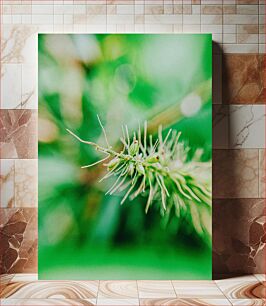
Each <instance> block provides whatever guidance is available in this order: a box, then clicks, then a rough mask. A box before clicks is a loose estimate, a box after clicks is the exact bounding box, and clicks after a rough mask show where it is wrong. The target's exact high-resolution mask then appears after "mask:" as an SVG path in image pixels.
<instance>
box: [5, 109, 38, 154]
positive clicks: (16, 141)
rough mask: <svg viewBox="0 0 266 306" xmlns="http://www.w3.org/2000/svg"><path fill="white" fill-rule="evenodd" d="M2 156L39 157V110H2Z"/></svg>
mask: <svg viewBox="0 0 266 306" xmlns="http://www.w3.org/2000/svg"><path fill="white" fill-rule="evenodd" d="M0 134H1V138H0V157H1V158H5V159H6V158H24V159H27V158H36V157H37V111H35V110H3V109H1V110H0Z"/></svg>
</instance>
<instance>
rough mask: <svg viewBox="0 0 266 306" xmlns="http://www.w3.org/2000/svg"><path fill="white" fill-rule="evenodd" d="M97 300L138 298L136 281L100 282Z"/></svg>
mask: <svg viewBox="0 0 266 306" xmlns="http://www.w3.org/2000/svg"><path fill="white" fill-rule="evenodd" d="M98 298H100V299H111V298H118V299H121V298H129V299H131V298H138V290H137V282H136V281H122V280H121V281H100V286H99V292H98Z"/></svg>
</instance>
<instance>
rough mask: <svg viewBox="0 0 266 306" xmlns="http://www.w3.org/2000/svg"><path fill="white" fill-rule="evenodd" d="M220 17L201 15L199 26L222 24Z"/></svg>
mask: <svg viewBox="0 0 266 306" xmlns="http://www.w3.org/2000/svg"><path fill="white" fill-rule="evenodd" d="M222 21H223V17H222V15H201V24H222Z"/></svg>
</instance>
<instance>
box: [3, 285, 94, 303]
mask: <svg viewBox="0 0 266 306" xmlns="http://www.w3.org/2000/svg"><path fill="white" fill-rule="evenodd" d="M98 284H99V282H98V281H33V282H17V283H10V284H9V285H8V286H7V287H6V288H5V289H4V290H3V292H2V297H3V298H7V297H8V298H12V299H33V300H34V299H91V298H96V296H97V291H98Z"/></svg>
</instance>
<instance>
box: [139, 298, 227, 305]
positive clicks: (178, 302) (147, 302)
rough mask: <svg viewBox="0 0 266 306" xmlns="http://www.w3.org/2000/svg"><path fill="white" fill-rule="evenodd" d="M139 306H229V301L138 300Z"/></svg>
mask: <svg viewBox="0 0 266 306" xmlns="http://www.w3.org/2000/svg"><path fill="white" fill-rule="evenodd" d="M140 305H141V306H163V305H165V306H167V305H168V306H187V305H190V306H195V305H202V306H216V305H217V306H218V305H221V306H227V305H231V304H230V303H229V301H228V300H227V299H225V298H223V299H170V298H165V299H163V298H161V299H140Z"/></svg>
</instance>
